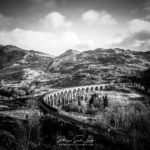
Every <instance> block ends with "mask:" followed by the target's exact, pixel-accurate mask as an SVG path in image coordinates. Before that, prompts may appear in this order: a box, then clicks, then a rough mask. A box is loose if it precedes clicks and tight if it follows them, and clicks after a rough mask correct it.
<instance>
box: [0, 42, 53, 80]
mask: <svg viewBox="0 0 150 150" xmlns="http://www.w3.org/2000/svg"><path fill="white" fill-rule="evenodd" d="M52 60H53V58H52V56H50V55H48V54H44V53H41V52H37V51H33V50H29V51H27V50H23V49H20V48H18V47H16V46H12V45H7V46H2V45H1V46H0V80H5V81H20V80H26V79H27V77H29V75H30V77H29V78H32V75H33V78H34V76H36V74H39V73H41V72H44V71H45V70H46V69H47V66H48V64H49V63H50V62H51V61H52Z"/></svg>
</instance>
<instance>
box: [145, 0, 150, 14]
mask: <svg viewBox="0 0 150 150" xmlns="http://www.w3.org/2000/svg"><path fill="white" fill-rule="evenodd" d="M143 5H144V10H146V11H147V12H150V1H149V0H145V2H144V4H143Z"/></svg>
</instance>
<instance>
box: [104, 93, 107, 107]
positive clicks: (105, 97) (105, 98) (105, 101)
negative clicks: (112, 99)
mask: <svg viewBox="0 0 150 150" xmlns="http://www.w3.org/2000/svg"><path fill="white" fill-rule="evenodd" d="M103 100H104V108H105V107H108V97H107V95H105V96H104V97H103Z"/></svg>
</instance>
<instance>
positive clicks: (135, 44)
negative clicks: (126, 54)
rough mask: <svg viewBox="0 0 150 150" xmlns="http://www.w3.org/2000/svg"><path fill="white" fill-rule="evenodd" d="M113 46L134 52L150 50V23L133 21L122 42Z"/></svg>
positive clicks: (138, 20)
mask: <svg viewBox="0 0 150 150" xmlns="http://www.w3.org/2000/svg"><path fill="white" fill-rule="evenodd" d="M111 46H113V47H120V48H128V49H134V50H143V51H145V50H150V22H148V21H145V20H142V19H133V20H131V21H130V22H129V24H128V33H127V34H126V35H125V36H124V37H122V40H121V42H118V43H114V44H112V45H111Z"/></svg>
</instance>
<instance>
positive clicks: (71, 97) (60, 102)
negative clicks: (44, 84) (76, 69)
mask: <svg viewBox="0 0 150 150" xmlns="http://www.w3.org/2000/svg"><path fill="white" fill-rule="evenodd" d="M112 86H114V84H100V85H86V86H78V87H70V88H64V89H59V90H55V91H52V92H50V93H47V94H46V95H44V96H43V102H44V103H45V104H46V105H48V106H50V107H53V108H56V109H59V108H61V107H63V106H65V105H67V104H69V103H71V102H72V101H75V100H77V99H78V96H82V95H86V94H88V93H91V92H96V91H101V90H105V89H108V88H111V87H112Z"/></svg>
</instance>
